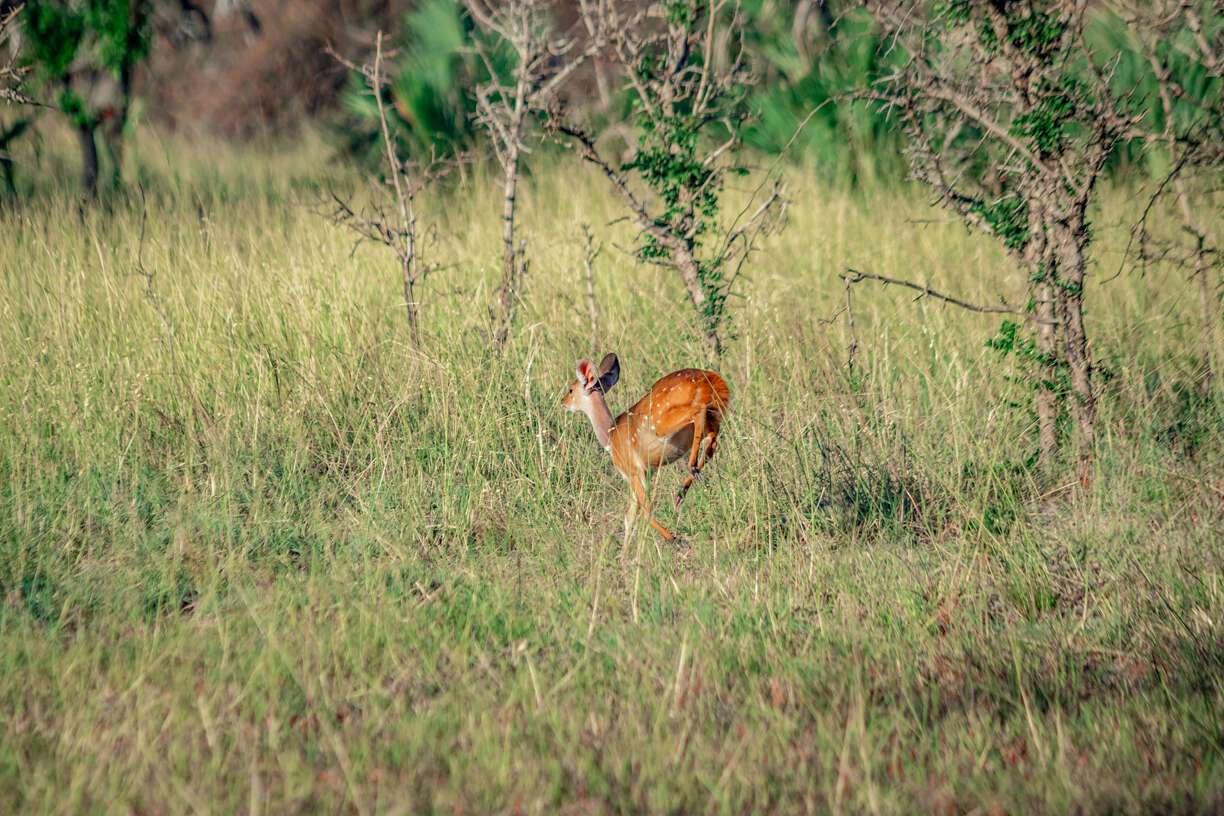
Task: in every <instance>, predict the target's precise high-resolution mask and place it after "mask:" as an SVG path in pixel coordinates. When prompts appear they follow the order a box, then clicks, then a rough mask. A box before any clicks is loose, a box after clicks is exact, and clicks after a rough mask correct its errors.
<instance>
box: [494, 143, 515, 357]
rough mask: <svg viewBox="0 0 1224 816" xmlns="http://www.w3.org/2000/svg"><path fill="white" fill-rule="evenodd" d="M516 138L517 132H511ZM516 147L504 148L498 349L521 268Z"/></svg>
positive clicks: (507, 327) (510, 320) (503, 339)
mask: <svg viewBox="0 0 1224 816" xmlns="http://www.w3.org/2000/svg"><path fill="white" fill-rule="evenodd" d="M513 132H514V133H515V134H516V135H517V133H518V131H517V128H516V129H515V130H514V131H513ZM518 164H519V147H518V143H517V142H514V143H512V144H509V145H507V146H506V166H505V168H504V170H505V173H506V180H505V186H504V188H503V199H502V282H501V287H500V288H499V289H498V290H497V320H496V322H497V326H496V329H495V338H494V339H495V340H496V342H497V346H498V348H500V347H501V346H503V345H505V343H506V340H507V339H508V338H509V336H510V324H511V323H513V322H514V312H515V307H516V306H517V305H518V295H519V292H518V290H519V272H520V271H521V264H520V262H519V257H518V252H517V251H516V250H515V247H514V207H515V198H516V197H517V195H518Z"/></svg>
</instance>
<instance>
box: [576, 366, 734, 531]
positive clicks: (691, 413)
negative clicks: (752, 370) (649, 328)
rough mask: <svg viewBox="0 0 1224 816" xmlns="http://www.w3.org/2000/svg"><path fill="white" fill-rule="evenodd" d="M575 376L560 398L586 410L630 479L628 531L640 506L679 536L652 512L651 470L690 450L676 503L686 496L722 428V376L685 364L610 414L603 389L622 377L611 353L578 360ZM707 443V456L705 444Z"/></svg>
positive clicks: (660, 528)
mask: <svg viewBox="0 0 1224 816" xmlns="http://www.w3.org/2000/svg"><path fill="white" fill-rule="evenodd" d="M576 373H577V375H578V376H577V379H575V380H574V383H573V385H571V386H570V390H569V393H568V394H566V395H565V397H564V398H563V399H562V400H561V404H562V405H563V406H565V408H566V409H568V410H570V411H581V412H582V413H584V414H586V415H587V416H588V417H589V418H590V420H591V425H592V426H593V427H594V428H595V437H596V438H597V439H598V440H599V444H601V445H603V448H604V450H606V451H607V452H608V453H610V454H612V464H614V465H616V469H617V470H619V471H620V473H621V475H622V476H624V477H625V479H626V480H627V481H628V482H629V488H630V497H629V510H628V512H627V513H625V537H626V538H628V537H629V532H630V530H631V529H632V527H633V523H634V521H635V520H636V518H637V513H638V511H639V510H641V511H642V512H644V513H645V514H646V518H647V519H648V520H649V521H650V526H651V527H654V528H655V530H657V531H658V532H659V534H660V535H662V536H663V538H664V539H666V540H667V541H675V540H676V537H675V536H674V535H672V534H671V533H670V532H668V531H667V529H666V528H664V527H663V525H661V524H659V522H657V521H655V520H654V518H653V517H652V516H651V514H650V506H649V504H648V502H647V498H646V475H647V473H648V472H649V471H652V470H654V469H656V468H660V467H662V466H663V465H667V464H670V463H672V462H675V461H676V460H677V459H680V458H681V457H683V456H685V455H687V456H688V469H689V472H688V475H687V476H685V478H684V484H683V485H682V486H681V487H680V492H679V494H677V496H676V507H677V508H679V507H680V502H682V501H683V500H684V494H685V493H687V492H688V489H689V487H691V486H692V484H693V481H694V480H700V479H701V469H702V468H703V467H705V464H706V463H707V462H709V461H710V457H711V456H713V455H714V449H715V448H716V447H717V446H718V430H719V428H720V427H721V426H722V420H723V414H724V413H725V412H726V410H727V399H728V398H729V397H730V392H729V391H728V390H727V384H726V383H725V382H723V378H722V377H720V376H718V375H717V374H716V373H714V372H713V371H702V370H701V369H697V368H683V369H680V370H679V371H673V372H672V373H671V374H668V375H667V376H666V377H664V378H662V379H661V380H659V381H658V382H656V383H655V384H654V385H652V386H650V390H649V391H647V392H646V396H644V397H642V398H641V399H640V400H638V401H637V402H636V403H634V404H633V407H631V408H630V409H629V410H628V411H625V412H624V413H623V414H621V415H620V416H618V417H617V418H616V419H613V418H612V412H611V411H609V410H608V403H607V401H606V400H605V398H604V395H605V394H606V393H607V392H608V389H610V388H611V387H612V386H614V385H616V381H617V380H618V379H620V361H618V360H617V359H616V355H615V354H608V355H607V356H606V357H604V358H603V361H602V362H600V364H599V368H596V367H595V363H594V362H593V361H592V360H591V358H590V357H583V358H582V359H581V360H579V361H578V368H577V371H576ZM703 448H704V458H703V457H702V449H703Z"/></svg>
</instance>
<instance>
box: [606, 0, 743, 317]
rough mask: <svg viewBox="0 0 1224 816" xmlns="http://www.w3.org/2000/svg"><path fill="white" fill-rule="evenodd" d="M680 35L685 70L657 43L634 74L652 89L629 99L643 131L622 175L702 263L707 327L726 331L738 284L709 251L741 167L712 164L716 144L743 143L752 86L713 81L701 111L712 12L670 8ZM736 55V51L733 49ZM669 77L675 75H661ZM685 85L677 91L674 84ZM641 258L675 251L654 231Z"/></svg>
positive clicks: (678, 5)
mask: <svg viewBox="0 0 1224 816" xmlns="http://www.w3.org/2000/svg"><path fill="white" fill-rule="evenodd" d="M666 11H667V16H668V20H669V22H670V23H671V25H672V27H673V28H676V27H681V28H683V30H684V31H685V32H686V34H685V36H686V40H687V42H688V44H689V47H690V48H691V49H692V50H691V51H689V52H687V53H686V54H685V58H684V59H685V62H684V64H682V65H681V66H679V68H678V69H677V68H676V67H670V68H669V67H668V65H667V63H666V60H667V58H668V52H667V44H666V43H665V42H658V43H656V44H655V45H654V47H653V49H652V50H648V51H646V52H645V53H644V54H643V56H642V59H641V60H640V61H639V62H638V64H637V65H636V66H633V68H632V69H630V70H633V71H634V72H635V73H636V74H637V76H636V78H635V81H634V85H635V87H640V88H645V89H648V90H647V92H646V94H645V96H646V98H642V96H640V95H636V94H634V95H631V96H630V107H631V117H632V119H633V120H634V121H635V122H636V123H637V124H638V139H637V148H636V150H635V152H634V153H633V155H632V157H631V158H630V159H629V161H628V162H626V164H625V165H624V167H623V168H622V169H623V170H625V171H630V172H634V173H636V174H637V175H638V176H639V177H640V178H641V180H642V181H643V182H644V183H645V184H646V186H647V187H648V188H650V190H652V191H653V192H654V194H655V195H656V196H657V197H658V200H659V202H660V203H661V205H662V209H661V210H659V211H657V212H656V213H655V216H654V217H655V224H656V226H658V227H661V228H662V229H663V230H664V231H665V232H666V233H667V234H668V235H669V236H672V237H673V238H675V239H679V240H680V241H682V242H683V243H684V244H685V245H686V247H687V251H688V252H689V254H690V255H691V256H692V258H693V259H694V260H695V261H696V263H697V280H698V284H699V285H700V287H701V290H702V293H703V294H704V296H705V299H704V302H703V303H702V305H701V315H700V318H701V321H702V328H703V329H704V330H705V331H706V332H715V331H717V330H718V328H719V327H720V326H721V325H722V324H723V321H724V318H725V314H724V312H725V307H726V301H727V296H728V289H729V286H730V283H731V280H732V277H731V271H730V270H728V269H727V268H726V260H725V259H724V258H721V257H717V254H716V253H711V252H705V253H703V252H702V250H703V247H704V245H705V243H706V239H707V238H708V236H709V234H710V233H711V231H712V228H713V227H714V225H715V221H716V218H717V217H718V214H719V202H720V196H721V194H722V192H723V183H724V179H725V176H726V174H727V172H728V170H729V169H730V170H731V171H732V172H738V171H737V170H736V168H734V167H732V168H728V166H727V165H726V164H724V163H722V162H720V161H717V160H711V158H710V157H711V155H712V154H711V150H712V149H713V142H714V141H715V140H728V141H730V140H738V138H739V131H740V128H741V126H742V123H743V120H744V119H745V118H746V117H747V114H748V109H747V98H748V94H749V92H750V87H751V85H750V81H749V79H748V77H747V76H746V75H743V76H741V75H727V76H726V77H725V81H720V80H719V78H718V77H715V76H711V77H709V82H708V87H709V88H711V89H712V90H711V91H710V93H709V96H708V98H707V99H706V100H705V101H704V102H703V103H702V107H701V108H700V109H698V108H696V107H694V100H695V99H696V97H697V90H698V89H697V87H696V86H697V84H698V83H697V82H696V81H694V80H692V79H688V78H686V77H688V76H691V75H693V74H695V73H696V71H697V66H700V65H703V64H707V63H708V64H711V65H713V64H715V63H716V62H717V59H718V56H719V55H715V54H713V53H705V52H703V51H701V50H700V49H701V48H702V47H705V48H707V49H713V48H715V47H716V45H717V42H716V41H710V42H707V41H706V39H705V33H706V31H707V29H708V27H709V26H710V25H711V21H710V19H709V16H708V13H709V8H707V7H706V6H705V5H704V4H699V3H697V2H694V0H671V2H669V3H668V4H667V7H666ZM713 24H714V25H715V26H722V27H723V28H722V29H721V30H726V31H730V32H731V33H732V39H734V36H735V32H734V31H733V30H732V29H731V28H730V26H731V25H737V26H738V25H739V24H740V23H739V21H737V20H734V19H731V18H726V17H724V18H723V19H716V20H714V21H713ZM732 47H733V48H734V47H735V46H732ZM665 70H670V71H672V72H673V73H672V74H671V75H670V76H663V75H662V72H664V71H665ZM677 78H679V80H678V84H670V83H675V82H677ZM641 242H642V243H641V247H640V253H641V256H642V257H644V258H646V259H652V260H653V259H662V258H671V259H672V260H674V258H672V255H673V251H672V249H671V248H670V247H668V246H667V245H666V244H665V243H664V242H663V241H661V240H660V239H659V238H657V237H656V236H655V235H652V234H650V233H648V232H645V233H643V234H642V236H641Z"/></svg>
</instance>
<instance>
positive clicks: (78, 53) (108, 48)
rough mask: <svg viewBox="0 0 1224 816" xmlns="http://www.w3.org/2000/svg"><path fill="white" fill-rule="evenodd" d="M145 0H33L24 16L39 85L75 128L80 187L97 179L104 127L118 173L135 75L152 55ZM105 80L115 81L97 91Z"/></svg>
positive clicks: (92, 185) (28, 59)
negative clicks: (99, 135) (100, 132)
mask: <svg viewBox="0 0 1224 816" xmlns="http://www.w3.org/2000/svg"><path fill="white" fill-rule="evenodd" d="M151 9H152V4H151V3H150V2H148V0H36V1H35V2H31V3H30V5H29V7H28V8H27V9H26V10H25V13H24V14H23V15H22V26H23V28H24V31H25V34H26V37H25V54H24V59H25V60H26V62H27V64H28V65H29V67H31V68H32V69H33V71H32V74H33V81H34V83H35V84H37V85H40V86H41V88H42V90H43V93H44V95H45V96H47V97H49V98H50V99H51V100H52V101H53V102H54V104H55V106H56V107H58V108H59V110H60V112H61V113H63V115H64V116H65V117H67V118H68V120H69V122H70V123H71V124H72V126H73V128H74V129H75V130H76V131H77V134H78V137H79V140H80V145H81V158H82V186H83V187H84V189H85V191H86V193H88V194H92V193H93V192H94V189H95V188H96V186H97V181H98V147H97V141H96V137H95V132H96V131H97V130H98V129H99V128H100V127H103V126H105V127H106V130H107V135H108V139H107V145H108V147H109V148H110V153H111V159H112V164H113V171H114V178H115V181H116V182H118V180H119V176H120V170H121V167H120V165H121V153H120V139H121V138H122V136H123V130H124V128H125V127H126V125H127V121H128V112H129V109H130V106H131V99H132V75H133V72H134V71H135V68H136V66H137V65H139V64H140V63H141V62H142V61H143V60H144V59H145V58H146V57H148V55H149V43H150V36H151V31H150V25H149V15H150V13H151ZM102 83H110V84H111V86H112V87H110V88H109V89H107V90H106V91H104V92H103V91H100V90H99V87H100V84H102Z"/></svg>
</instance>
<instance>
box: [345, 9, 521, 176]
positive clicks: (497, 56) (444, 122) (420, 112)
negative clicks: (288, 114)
mask: <svg viewBox="0 0 1224 816" xmlns="http://www.w3.org/2000/svg"><path fill="white" fill-rule="evenodd" d="M475 36H476V32H475V30H474V28H473V26H472V25H471V21H470V20H468V18H467V17H466V16H465V15H464V13H463V8H462V6H461V4H460V3H459V2H458V0H424V2H422V3H420V4H419V5H417V6H416V7H415V8H414V9H413V10H412V11H409V12H408V13H407V14H405V15H404V28H403V32H402V35H401V37H400V39H401V40H402V41H401V42H392V43H390V46H391V48H393V49H394V50H395V51H396V52H397V53H398V54H399V56H398V57H397V58H395V59H394V60H392V61H388V62H387V63H386V64H385V65H384V68H383V70H384V72H385V74H386V77H387V80H388V81H389V83H390V88H389V89H387V90H386V91H385V92H384V99H383V101H384V103H385V104H386V105H387V106H388V108H389V113H390V115H389V119H390V124H391V126H392V136H393V138H394V139H395V140H396V142H397V143H398V146H399V148H400V150H401V153H402V155H403V156H405V157H406V158H408V159H427V158H429V157H430V156H437V157H439V158H446V157H451V156H455V155H457V154H460V153H462V152H464V151H466V150H470V149H471V148H473V147H474V146H475V145H476V143H477V141H478V140H479V138H480V132H479V129H478V128H477V126H476V122H475V118H474V117H475V114H476V103H475V92H476V88H477V86H478V85H479V84H480V83H482V82H484V81H485V80H487V79H488V78H489V73H488V67H487V66H486V65H485V64H484V62H483V61H482V60H481V59H480V57H479V56H478V54H477V52H476V49H475V41H474V37H475ZM487 45H488V46H489V47H488V48H486V52H487V53H489V54H490V55H491V60H490V62H491V64H492V67H493V69H494V70H495V71H497V72H498V73H499V75H506V74H508V73H509V71H510V70H511V69H512V68H513V59H514V57H513V54H512V52H511V51H510V49H508V48H505V47H498V46H497V45H496V44H492V43H490V44H487ZM343 104H344V110H345V113H346V114H347V118H346V121H345V122H344V124H343V129H342V134H343V139H344V141H345V142H346V145H347V147H348V149H349V150H350V151H351V152H353V153H355V154H358V155H363V156H364V157H365V158H367V159H370V160H372V161H373V162H374V163H375V164H377V163H379V162H381V161H382V160H381V159H379V158H378V156H379V155H380V151H381V149H382V148H381V140H382V132H381V126H380V124H379V121H378V106H377V103H376V101H375V100H374V98H373V97H372V96H371V95H370V90H369V88H368V86H367V85H366V84H365V81H364V80H363V79H362V78H361V77H360V76H354V77H352V79H351V81H350V86H349V88H348V90H347V91H345V93H344V96H343Z"/></svg>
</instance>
